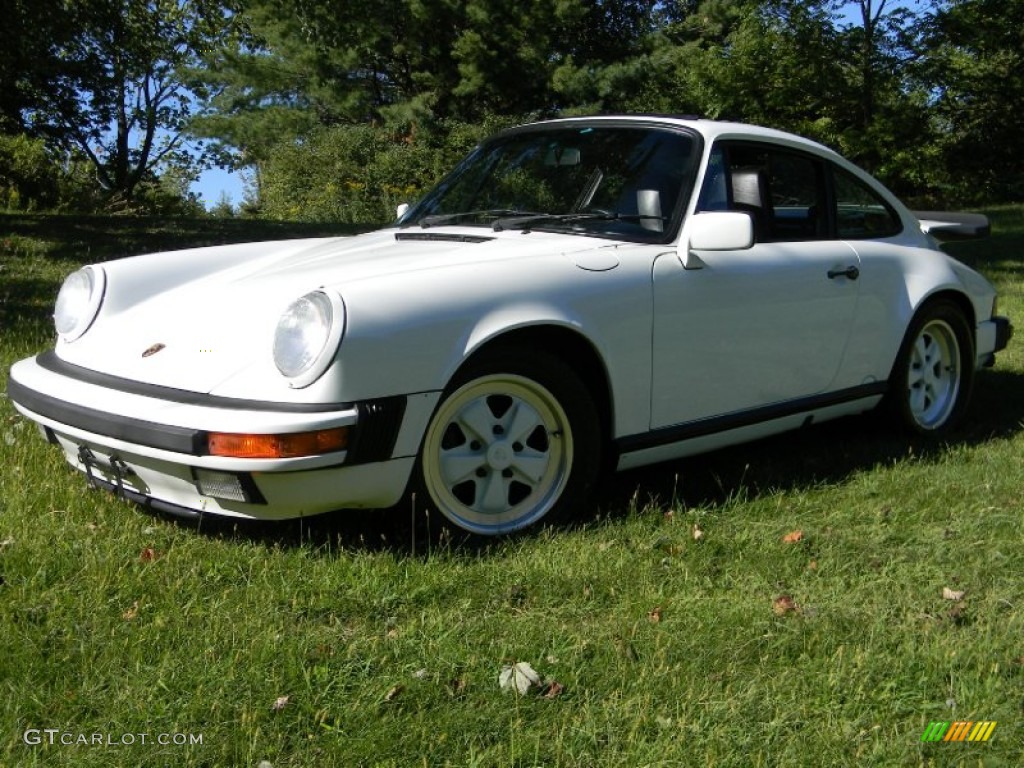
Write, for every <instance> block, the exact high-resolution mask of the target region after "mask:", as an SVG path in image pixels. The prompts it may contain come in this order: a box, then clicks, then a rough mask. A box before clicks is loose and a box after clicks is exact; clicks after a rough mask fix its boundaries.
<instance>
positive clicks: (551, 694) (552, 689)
mask: <svg viewBox="0 0 1024 768" xmlns="http://www.w3.org/2000/svg"><path fill="white" fill-rule="evenodd" d="M564 690H565V686H564V685H562V684H561V683H560V682H558V681H557V680H552V681H551V682H549V683H548V684H547V685H545V686H544V698H545V699H557V698H558V697H559V696H561V695H562V692H563V691H564Z"/></svg>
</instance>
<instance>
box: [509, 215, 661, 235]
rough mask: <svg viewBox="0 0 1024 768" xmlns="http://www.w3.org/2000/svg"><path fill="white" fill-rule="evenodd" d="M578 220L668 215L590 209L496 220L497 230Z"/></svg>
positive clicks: (655, 218) (657, 218)
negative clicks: (584, 211) (579, 211)
mask: <svg viewBox="0 0 1024 768" xmlns="http://www.w3.org/2000/svg"><path fill="white" fill-rule="evenodd" d="M577 221H661V222H666V221H668V216H654V215H653V214H647V213H615V212H613V211H588V212H586V213H535V214H527V215H522V216H507V217H504V218H501V219H498V220H497V221H495V222H494V225H493V229H494V231H495V232H501V231H502V230H503V229H529V228H530V227H531V226H533V225H534V224H574V223H576V222H577Z"/></svg>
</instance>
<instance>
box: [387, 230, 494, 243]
mask: <svg viewBox="0 0 1024 768" xmlns="http://www.w3.org/2000/svg"><path fill="white" fill-rule="evenodd" d="M493 239H494V238H493V237H486V236H484V235H455V234H449V233H446V232H396V233H395V240H428V241H431V242H444V243H486V242H487V241H488V240H493Z"/></svg>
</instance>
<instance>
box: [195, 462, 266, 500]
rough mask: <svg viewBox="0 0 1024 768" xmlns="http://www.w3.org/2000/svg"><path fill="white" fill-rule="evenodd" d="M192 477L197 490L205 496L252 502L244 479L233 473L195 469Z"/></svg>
mask: <svg viewBox="0 0 1024 768" xmlns="http://www.w3.org/2000/svg"><path fill="white" fill-rule="evenodd" d="M192 477H193V479H194V480H195V482H196V489H197V490H198V491H199V493H201V494H202V495H203V496H212V497H213V498H215V499H225V500H227V501H252V499H251V498H250V497H249V494H247V493H246V490H245V484H244V483H243V482H242V478H241V477H239V476H238V475H236V474H234V473H232V472H217V471H215V470H210V469H195V468H193V470H192Z"/></svg>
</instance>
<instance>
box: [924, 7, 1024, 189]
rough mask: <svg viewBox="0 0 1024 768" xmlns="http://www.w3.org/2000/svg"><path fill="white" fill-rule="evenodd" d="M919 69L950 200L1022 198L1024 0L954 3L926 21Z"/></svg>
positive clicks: (942, 175)
mask: <svg viewBox="0 0 1024 768" xmlns="http://www.w3.org/2000/svg"><path fill="white" fill-rule="evenodd" d="M922 38H923V40H922V43H921V49H922V58H921V61H920V63H919V64H918V66H917V67H916V68H915V74H916V75H918V76H919V77H920V78H921V81H922V88H924V89H927V90H928V92H929V93H933V94H936V96H935V98H934V103H933V104H932V105H931V110H930V111H931V114H932V116H933V120H934V123H935V125H936V130H935V132H934V136H935V142H934V146H935V149H936V155H937V160H938V162H937V169H938V170H939V172H940V174H941V175H940V177H939V178H940V183H941V187H942V191H943V192H944V196H945V197H949V198H954V199H964V200H969V201H974V202H977V201H984V200H992V199H996V200H1007V199H1010V200H1019V199H1022V198H1024V155H1022V153H1021V152H1020V126H1019V122H1020V121H1019V116H1020V114H1021V112H1022V110H1024V0H957V1H956V2H950V3H948V4H946V5H944V6H943V7H941V8H940V9H939V11H938V12H937V13H936V14H935V15H934V17H932V18H929V19H927V20H926V21H925V23H924V24H923V25H922Z"/></svg>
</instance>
